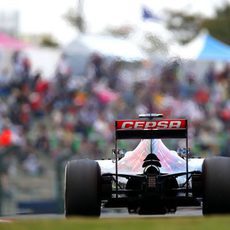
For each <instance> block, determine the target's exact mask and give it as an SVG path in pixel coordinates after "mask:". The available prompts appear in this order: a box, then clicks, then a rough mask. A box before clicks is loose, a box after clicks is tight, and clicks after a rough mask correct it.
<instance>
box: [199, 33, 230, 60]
mask: <svg viewBox="0 0 230 230" xmlns="http://www.w3.org/2000/svg"><path fill="white" fill-rule="evenodd" d="M197 59H198V60H220V61H230V46H228V45H226V44H224V43H222V42H221V41H219V40H217V39H215V38H213V37H212V36H211V35H208V34H207V35H206V36H205V37H204V44H203V47H202V49H201V50H200V53H199V54H198V57H197Z"/></svg>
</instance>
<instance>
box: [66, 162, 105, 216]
mask: <svg viewBox="0 0 230 230" xmlns="http://www.w3.org/2000/svg"><path fill="white" fill-rule="evenodd" d="M100 183H101V170H100V166H99V164H98V163H97V162H96V161H94V160H88V159H84V160H72V161H69V162H68V163H67V165H66V168H65V216H66V217H72V216H85V217H99V216H100V214H101V199H100V190H101V185H100Z"/></svg>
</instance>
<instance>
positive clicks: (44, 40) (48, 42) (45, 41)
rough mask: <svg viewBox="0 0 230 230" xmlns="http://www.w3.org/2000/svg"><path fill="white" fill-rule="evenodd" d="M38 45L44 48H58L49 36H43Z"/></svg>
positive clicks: (56, 43)
mask: <svg viewBox="0 0 230 230" xmlns="http://www.w3.org/2000/svg"><path fill="white" fill-rule="evenodd" d="M40 45H42V46H46V47H52V48H55V47H58V46H59V44H58V42H57V41H56V40H55V39H54V38H53V37H52V36H51V35H49V34H45V35H43V36H42V37H41V41H40Z"/></svg>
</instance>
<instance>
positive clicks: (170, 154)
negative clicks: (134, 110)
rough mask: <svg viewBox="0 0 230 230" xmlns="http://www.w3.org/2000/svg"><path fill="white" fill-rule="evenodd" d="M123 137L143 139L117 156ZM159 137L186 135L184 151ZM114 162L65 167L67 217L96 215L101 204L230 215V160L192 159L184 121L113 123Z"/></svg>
mask: <svg viewBox="0 0 230 230" xmlns="http://www.w3.org/2000/svg"><path fill="white" fill-rule="evenodd" d="M121 139H141V141H140V143H139V144H138V145H137V147H136V148H135V149H134V150H133V151H129V152H126V153H125V154H123V157H122V154H121V151H120V149H119V148H118V144H119V140H121ZM161 139H184V142H185V145H186V148H185V149H184V151H183V152H184V155H183V154H178V152H176V151H172V150H169V149H168V148H167V147H166V146H165V145H164V143H163V142H162V140H161ZM113 152H114V155H115V159H114V160H98V161H96V160H89V159H81V160H71V161H69V162H68V163H67V164H66V167H65V204H64V205H65V215H66V217H70V216H96V217H99V216H100V214H101V210H102V209H103V208H117V207H127V209H128V211H129V213H136V214H145V215H147V214H166V213H172V212H176V210H177V208H178V207H182V206H200V207H202V211H203V214H204V215H208V214H220V213H230V179H229V176H230V158H227V157H210V158H205V159H201V158H190V157H189V148H188V124H187V120H186V119H162V115H161V114H142V115H140V116H139V119H135V120H118V121H115V149H114V151H113Z"/></svg>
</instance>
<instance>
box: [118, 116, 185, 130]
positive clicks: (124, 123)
mask: <svg viewBox="0 0 230 230" xmlns="http://www.w3.org/2000/svg"><path fill="white" fill-rule="evenodd" d="M116 127H117V129H146V130H152V129H183V128H186V127H187V122H186V120H182V119H180V120H156V121H140V120H120V121H117V126H116Z"/></svg>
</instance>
